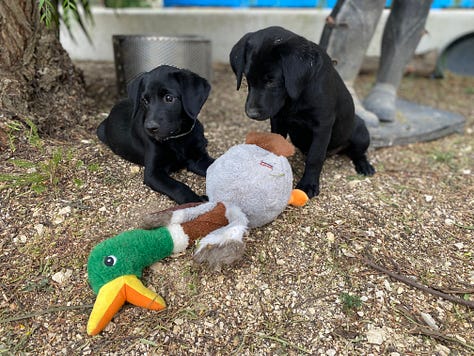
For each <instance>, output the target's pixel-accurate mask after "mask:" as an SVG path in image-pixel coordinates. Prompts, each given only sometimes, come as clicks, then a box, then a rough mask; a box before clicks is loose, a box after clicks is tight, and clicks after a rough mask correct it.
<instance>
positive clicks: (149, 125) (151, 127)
mask: <svg viewBox="0 0 474 356" xmlns="http://www.w3.org/2000/svg"><path fill="white" fill-rule="evenodd" d="M145 129H146V130H147V131H148V132H149V133H152V134H153V133H157V132H158V131H159V130H160V126H159V125H158V124H157V123H154V122H145Z"/></svg>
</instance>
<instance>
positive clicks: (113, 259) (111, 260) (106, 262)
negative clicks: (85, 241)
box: [104, 255, 117, 267]
mask: <svg viewBox="0 0 474 356" xmlns="http://www.w3.org/2000/svg"><path fill="white" fill-rule="evenodd" d="M116 263H117V257H115V256H112V255H110V256H105V258H104V265H106V266H107V267H112V266H113V265H115V264H116Z"/></svg>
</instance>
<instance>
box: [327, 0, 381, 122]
mask: <svg viewBox="0 0 474 356" xmlns="http://www.w3.org/2000/svg"><path fill="white" fill-rule="evenodd" d="M384 5H385V1H384V0H339V1H338V2H337V4H336V6H334V8H333V10H332V12H331V14H330V15H329V17H328V19H327V20H326V25H325V26H324V29H323V33H322V35H321V40H320V43H319V44H320V46H321V47H322V48H324V49H325V50H326V51H327V52H328V54H329V56H330V57H331V58H332V59H334V60H335V61H336V62H337V65H336V69H337V71H338V73H339V74H340V76H341V77H342V79H343V80H344V82H345V83H346V86H347V87H348V89H349V91H350V92H351V95H352V97H353V100H354V105H355V111H356V115H357V116H359V117H360V118H362V119H363V120H364V121H365V122H366V124H367V125H368V126H377V125H378V118H377V116H376V115H375V114H373V113H371V112H369V111H367V110H365V109H364V107H363V106H362V104H361V103H360V100H359V98H358V97H357V94H356V92H355V90H354V87H353V83H354V80H355V79H356V77H357V75H358V74H359V70H360V67H361V65H362V61H363V60H364V56H365V53H366V52H367V48H368V47H369V44H370V41H371V39H372V36H373V34H374V31H375V28H376V26H377V23H378V22H379V19H380V15H381V14H382V11H383V9H384Z"/></svg>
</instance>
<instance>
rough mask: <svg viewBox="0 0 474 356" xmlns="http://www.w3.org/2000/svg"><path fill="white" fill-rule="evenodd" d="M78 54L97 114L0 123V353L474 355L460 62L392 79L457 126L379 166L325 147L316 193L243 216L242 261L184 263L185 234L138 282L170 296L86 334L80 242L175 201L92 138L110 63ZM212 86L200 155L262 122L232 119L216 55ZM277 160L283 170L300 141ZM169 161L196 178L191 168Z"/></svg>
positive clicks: (470, 195) (231, 99) (470, 150)
mask: <svg viewBox="0 0 474 356" xmlns="http://www.w3.org/2000/svg"><path fill="white" fill-rule="evenodd" d="M78 65H79V67H81V68H82V69H83V70H84V73H85V76H86V81H87V85H88V95H89V96H90V98H91V100H92V101H93V102H94V111H95V114H93V115H91V116H90V117H87V118H84V123H85V124H84V125H85V126H84V127H78V128H77V132H75V135H73V137H75V138H73V139H71V140H69V141H61V140H52V139H46V138H40V137H39V136H38V135H37V133H36V132H35V130H34V127H31V125H29V124H28V122H17V121H12V122H8V123H7V124H5V125H4V127H2V129H3V130H4V131H5V132H6V133H7V134H6V135H3V137H0V139H1V142H2V145H3V148H4V149H3V151H2V152H1V163H0V165H1V168H0V204H1V205H0V209H1V213H0V250H1V254H0V268H1V271H2V273H1V275H0V352H2V353H6V354H22V353H25V354H28V353H30V354H55V355H56V354H68V355H71V354H85V355H87V354H107V355H114V354H117V355H118V354H127V355H143V354H166V355H182V354H198V355H223V354H225V355H229V354H233V355H283V354H288V355H301V354H321V355H345V354H350V355H369V354H372V355H381V354H383V355H391V356H396V355H420V354H426V355H468V354H472V353H474V309H473V307H472V305H473V304H474V296H473V295H474V239H473V237H474V236H473V234H474V147H473V146H474V140H473V137H474V104H473V103H474V78H463V77H458V76H455V75H451V74H448V75H447V77H446V78H445V79H442V80H434V79H428V78H424V77H423V78H420V77H416V76H413V75H412V76H410V77H405V79H404V80H403V83H402V88H401V90H400V96H401V97H403V98H405V99H408V100H412V101H415V102H419V103H423V104H426V105H430V106H433V107H436V108H440V109H445V110H450V111H453V112H456V113H460V114H462V115H463V116H464V117H466V119H467V122H466V127H465V132H464V134H462V135H458V134H455V135H451V136H449V137H445V138H442V139H439V140H436V141H433V142H427V143H417V144H411V145H407V146H403V147H389V148H383V149H377V150H372V151H371V152H370V153H369V156H370V160H371V162H372V163H373V164H374V166H375V167H376V169H377V174H376V175H374V176H373V177H370V178H365V177H359V176H357V175H356V174H355V171H354V170H353V167H352V165H351V163H350V161H349V160H348V159H346V158H343V157H332V158H330V159H328V160H327V162H326V163H325V166H324V169H323V174H322V181H321V194H320V195H319V196H318V197H316V198H314V199H312V200H311V201H310V202H309V203H308V204H307V205H306V206H304V207H302V208H294V207H289V208H287V209H286V210H285V211H284V212H283V213H282V214H281V215H280V216H279V217H278V218H277V219H276V220H275V221H274V222H272V223H270V224H268V225H267V226H264V227H262V228H258V229H253V230H251V231H250V233H249V235H248V237H247V239H246V241H247V247H246V252H245V255H244V257H243V259H242V260H241V261H240V262H239V263H237V264H236V265H234V266H230V267H226V268H224V269H223V270H222V271H220V272H215V271H210V270H208V269H207V268H205V267H203V266H199V265H196V264H195V263H194V262H193V261H192V250H191V249H190V250H188V251H187V252H185V253H182V254H180V255H178V256H172V257H169V258H166V259H164V260H162V261H160V262H158V263H156V264H155V265H153V267H151V268H147V269H145V271H144V275H143V278H142V280H143V282H144V284H145V285H146V286H148V287H150V288H152V289H154V290H156V292H158V293H159V294H160V295H162V296H163V298H164V299H165V300H166V301H167V303H168V308H167V309H166V310H165V311H163V312H155V311H149V310H145V309H143V308H139V307H134V306H131V305H126V306H125V307H124V308H122V310H120V311H119V312H118V313H117V315H116V316H115V318H114V319H113V321H112V322H111V323H110V324H109V326H108V327H107V328H106V329H105V330H104V331H103V332H102V333H101V334H99V335H98V336H95V337H89V336H87V334H86V324H87V320H88V317H89V313H90V311H91V306H92V304H93V303H94V300H95V296H94V294H93V292H92V290H91V289H90V288H89V286H88V282H87V270H86V263H87V258H88V255H89V252H90V250H91V249H92V248H93V247H94V246H95V245H96V244H98V243H99V242H100V241H102V240H104V239H106V238H107V237H111V236H113V235H115V234H117V233H119V232H121V231H123V230H128V229H131V228H133V227H136V226H137V225H138V223H139V221H140V216H141V215H142V214H143V213H144V212H146V211H150V210H153V209H154V210H159V209H164V208H167V207H170V206H173V205H174V204H173V202H172V201H170V200H169V199H168V198H166V197H164V196H162V195H160V194H157V193H155V192H153V191H151V190H150V189H149V188H147V187H146V186H145V185H144V184H143V182H142V179H143V169H142V168H140V167H138V166H135V165H133V164H130V163H127V162H125V161H123V160H121V159H120V158H118V157H117V156H114V155H113V154H112V153H111V152H110V150H109V149H107V148H106V147H105V146H103V145H102V144H100V143H99V142H98V139H97V138H96V137H95V134H94V127H95V126H96V125H97V123H99V122H100V120H101V119H103V118H104V117H105V116H106V115H107V113H108V111H109V110H110V108H111V107H112V105H113V103H114V101H115V100H116V99H117V98H116V87H115V73H114V69H113V65H112V64H111V63H78ZM372 81H373V76H371V75H363V76H361V77H360V78H359V80H358V82H357V90H359V91H360V92H361V93H367V92H368V90H369V88H370V85H371V83H372ZM212 86H213V89H212V92H211V95H210V98H209V100H208V101H207V103H206V104H205V106H204V108H203V110H202V112H201V115H200V120H201V121H202V123H203V125H204V127H205V130H206V136H207V138H208V140H209V152H210V153H211V155H213V156H216V157H217V156H219V155H220V154H222V153H223V152H224V151H225V150H226V149H228V148H229V147H230V146H232V145H233V144H236V143H241V142H242V141H243V138H244V136H245V134H246V132H248V131H249V130H255V129H257V130H268V129H269V126H268V125H269V123H268V122H263V123H258V122H253V121H251V120H249V119H247V118H246V117H245V114H244V112H243V106H244V100H245V91H240V92H237V91H235V79H234V77H233V74H232V73H231V71H230V69H229V67H227V66H223V65H221V66H216V67H215V68H214V77H213V80H212ZM291 163H292V166H293V168H294V172H295V178H296V179H297V178H298V177H299V176H300V175H301V174H302V170H303V164H302V156H301V155H297V156H296V157H295V158H292V159H291ZM176 177H177V178H178V179H180V180H182V181H184V182H186V183H187V184H189V185H190V186H191V187H192V188H193V189H194V190H196V191H197V192H200V193H202V194H203V193H204V187H205V181H204V178H201V177H197V176H195V175H193V174H191V173H188V172H185V171H183V172H180V173H178V174H176ZM371 263H375V264H376V265H377V266H382V267H384V268H385V269H386V270H388V271H381V270H377V269H376V268H375V267H376V266H373V265H371ZM389 273H395V274H396V275H392V276H389ZM400 276H401V279H403V278H405V280H404V281H402V280H399V279H400ZM409 283H417V284H418V285H421V286H424V287H425V289H420V288H418V287H413V286H410V285H409ZM436 292H438V293H439V292H441V293H444V294H441V296H440V295H434V294H433V293H436ZM450 297H455V298H457V299H454V300H452V301H450V300H448V299H447V298H450ZM463 301H464V302H467V303H469V302H470V303H471V307H469V306H468V305H463V304H462V302H463ZM465 304H466V303H465Z"/></svg>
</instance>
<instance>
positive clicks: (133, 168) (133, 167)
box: [130, 166, 140, 174]
mask: <svg viewBox="0 0 474 356" xmlns="http://www.w3.org/2000/svg"><path fill="white" fill-rule="evenodd" d="M138 172H140V167H139V166H132V167H130V173H132V174H137V173H138Z"/></svg>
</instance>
